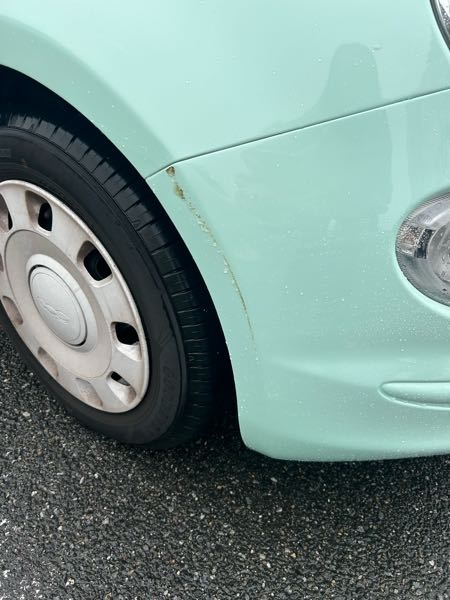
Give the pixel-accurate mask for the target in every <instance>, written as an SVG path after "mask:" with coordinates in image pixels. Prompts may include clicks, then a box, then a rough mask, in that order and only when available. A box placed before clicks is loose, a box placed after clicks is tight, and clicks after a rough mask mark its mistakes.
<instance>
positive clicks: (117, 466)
mask: <svg viewBox="0 0 450 600" xmlns="http://www.w3.org/2000/svg"><path fill="white" fill-rule="evenodd" d="M0 348H1V350H0V369H1V372H0V384H1V386H0V428H1V435H0V444H1V451H0V464H1V471H0V472H1V485H0V563H1V564H0V600H20V599H25V600H28V599H34V598H46V599H47V598H48V599H52V600H57V599H70V598H73V599H78V598H80V599H91V598H92V599H96V600H97V599H98V600H110V599H111V600H112V599H114V600H116V599H117V600H120V599H126V600H128V599H130V600H132V599H139V600H141V599H145V600H146V599H153V598H155V599H159V598H161V599H165V598H170V599H173V600H175V599H178V600H186V599H189V598H194V599H198V600H202V599H208V600H213V599H219V600H222V599H227V598H240V599H257V600H265V599H269V598H277V599H278V600H282V599H301V600H307V599H320V600H326V599H329V598H334V599H335V600H347V599H352V600H357V599H361V600H372V599H375V600H381V599H389V600H393V599H396V598H398V599H407V600H410V599H417V598H424V599H426V600H446V599H448V598H450V590H449V587H450V577H449V559H450V550H449V548H450V527H449V495H450V482H449V469H450V459H449V457H436V458H424V459H414V460H403V461H391V462H378V463H377V462H372V463H359V464H355V463H353V464H311V463H308V464H301V463H286V462H279V461H274V460H270V459H268V458H265V457H263V456H259V455H258V454H255V453H253V452H251V451H249V450H247V449H246V448H245V447H244V446H243V444H242V442H241V440H240V437H239V434H238V431H237V427H236V424H235V422H234V419H233V418H229V419H228V420H227V421H226V422H225V423H222V424H221V425H220V426H219V427H218V428H217V430H216V431H214V432H213V433H212V434H211V435H210V436H208V437H207V438H205V439H202V440H200V441H199V442H196V443H193V444H190V445H188V446H185V447H183V448H179V449H176V450H172V451H169V452H151V451H148V450H141V449H136V448H130V447H126V446H123V445H120V444H118V443H116V442H114V441H111V440H106V439H104V438H102V437H100V436H99V435H97V434H95V433H93V432H90V431H88V430H86V429H85V428H83V427H82V426H81V425H79V424H78V423H77V422H75V421H74V420H73V419H72V418H71V417H69V416H68V415H66V414H65V412H64V411H63V410H62V409H61V408H60V407H59V406H58V405H57V403H56V402H55V401H54V400H53V399H51V398H49V397H48V396H47V394H46V393H45V392H44V391H43V389H42V387H41V385H40V384H39V382H38V381H37V380H36V377H35V376H33V375H32V374H31V373H30V372H29V371H28V369H27V368H26V367H25V366H24V365H23V363H22V362H21V361H20V359H19V358H18V357H17V355H16V353H15V351H13V350H12V348H11V346H10V344H9V342H8V341H7V338H6V336H5V334H4V333H2V332H0Z"/></svg>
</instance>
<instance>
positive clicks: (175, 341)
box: [0, 98, 227, 448]
mask: <svg viewBox="0 0 450 600" xmlns="http://www.w3.org/2000/svg"><path fill="white" fill-rule="evenodd" d="M0 149H1V150H0V182H2V181H5V180H8V179H19V180H25V181H27V182H30V183H33V184H35V185H38V186H40V187H41V188H43V189H45V190H47V191H48V192H50V193H51V194H53V195H54V196H56V197H57V198H58V199H59V200H61V201H62V202H64V203H65V204H66V205H67V206H68V207H69V208H70V209H71V210H72V211H74V212H75V213H76V214H77V215H78V216H79V217H80V218H81V219H82V220H83V221H84V222H85V223H86V224H87V225H88V227H89V228H90V229H91V230H92V231H93V232H94V233H95V234H96V236H97V237H98V238H99V239H100V241H101V242H102V243H103V245H104V246H105V247H106V249H107V250H108V252H109V253H110V255H111V256H112V257H113V259H114V260H115V262H116V264H117V265H118V267H119V269H120V271H121V273H122V275H123V276H124V278H125V280H126V282H127V284H128V286H129V288H130V289H131V290H132V292H133V296H134V300H135V302H136V304H137V307H138V310H139V313H140V316H141V319H142V322H143V325H144V329H145V333H146V336H147V342H148V345H149V349H150V353H151V358H150V362H151V365H150V372H151V378H150V383H149V387H148V390H147V393H146V395H145V396H144V398H143V400H142V401H141V403H140V404H139V405H138V406H137V407H136V408H134V409H133V410H131V411H129V412H125V413H121V414H119V415H117V414H110V413H106V412H103V411H99V410H96V409H95V408H92V407H90V406H88V405H86V404H84V403H83V402H81V401H79V400H78V399H76V398H75V397H73V396H72V395H70V394H69V393H68V392H67V391H66V390H64V389H63V388H62V387H61V386H60V385H59V384H58V383H57V382H56V380H54V379H53V378H52V377H51V376H50V375H49V374H48V372H47V371H46V370H45V369H44V368H43V367H42V366H41V365H40V363H39V361H38V360H37V359H35V357H34V356H33V355H32V354H31V352H30V351H29V350H28V349H27V347H26V346H25V344H24V343H23V342H22V340H21V338H20V337H19V336H18V334H17V333H16V331H15V329H14V327H13V326H12V324H11V323H10V321H9V319H8V317H7V316H6V313H5V311H4V310H3V308H1V310H0V313H1V314H0V319H1V321H2V323H3V325H4V328H5V329H6V331H7V332H8V333H9V335H10V337H11V338H12V340H13V342H14V344H15V345H16V347H17V348H18V350H19V352H20V353H21V355H22V356H23V358H24V359H25V360H26V362H27V363H28V364H29V366H30V367H31V368H32V369H33V370H34V371H35V372H36V373H37V374H38V375H39V376H40V378H41V380H42V381H43V383H44V385H45V386H46V388H47V389H48V390H49V391H50V392H51V393H52V394H53V395H54V396H55V397H56V398H57V399H58V400H59V401H60V402H61V403H62V404H63V405H64V406H65V407H66V409H67V410H68V411H69V412H70V413H71V414H73V415H74V416H75V417H77V418H78V419H79V420H80V421H81V422H83V423H84V424H86V425H87V426H89V427H90V428H92V429H95V430H97V431H99V432H101V433H103V434H106V435H107V436H111V437H113V438H116V439H118V440H120V441H123V442H127V443H133V444H145V445H150V446H152V447H157V448H161V447H164V448H165V447H171V446H174V445H177V444H179V443H182V442H185V441H187V440H189V439H191V438H192V437H195V436H197V435H198V434H199V433H201V432H202V431H203V430H204V428H205V426H206V425H207V424H208V423H209V422H210V420H211V417H212V416H213V415H214V413H215V412H216V411H217V408H218V406H217V403H218V400H217V398H218V396H217V393H216V391H217V386H218V382H219V380H220V373H221V365H220V363H221V361H222V363H223V364H225V363H226V362H227V357H226V353H225V352H224V341H223V336H222V333H221V330H220V326H219V324H218V320H217V316H216V314H215V311H214V308H213V306H212V303H211V300H210V298H209V295H208V293H207V291H206V288H205V285H204V283H203V281H202V279H201V276H200V275H199V273H198V271H197V269H196V267H195V264H194V262H193V260H192V257H191V256H190V254H189V252H188V251H187V249H186V247H185V246H184V244H183V242H182V240H181V238H180V236H179V235H178V233H177V231H176V230H175V228H174V227H173V225H172V223H171V222H170V220H169V218H168V217H167V215H166V214H165V212H164V211H163V209H162V208H161V206H160V204H159V203H158V201H157V199H156V198H155V197H154V195H153V194H152V192H151V190H150V189H149V188H148V186H147V184H146V183H145V181H144V180H143V179H142V178H141V177H140V176H139V174H138V173H137V172H136V171H135V170H134V168H133V167H132V166H131V165H130V164H129V163H128V161H127V160H126V159H124V157H123V156H122V155H121V154H120V153H119V152H118V150H117V149H116V148H115V147H113V146H112V145H111V144H110V143H109V142H108V141H107V140H106V139H105V138H104V136H103V135H102V134H101V133H100V132H99V131H98V130H96V129H95V128H94V127H92V126H90V125H89V123H87V122H86V121H85V119H84V118H83V117H81V115H79V114H78V113H76V112H75V111H73V110H72V109H68V108H67V107H66V106H65V104H64V103H63V102H62V101H61V103H60V104H59V103H58V104H57V105H54V106H53V107H52V109H51V110H50V109H49V106H48V102H47V101H42V102H39V100H38V101H36V99H34V100H33V106H32V107H31V106H27V105H26V104H25V105H24V103H23V101H22V100H20V99H17V98H16V99H14V98H12V99H11V98H9V99H5V98H3V100H1V99H0ZM222 367H223V365H222Z"/></svg>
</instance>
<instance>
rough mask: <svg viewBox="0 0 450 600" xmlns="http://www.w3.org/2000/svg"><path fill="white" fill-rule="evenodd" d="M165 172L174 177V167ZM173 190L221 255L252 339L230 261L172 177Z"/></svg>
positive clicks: (247, 317)
mask: <svg viewBox="0 0 450 600" xmlns="http://www.w3.org/2000/svg"><path fill="white" fill-rule="evenodd" d="M166 173H167V174H168V175H169V177H171V178H173V179H174V178H175V175H176V171H175V167H173V166H171V167H168V168H167V169H166ZM174 192H175V194H176V195H177V196H178V198H180V199H181V200H184V201H185V202H186V204H187V206H188V208H189V210H190V211H191V212H192V213H193V214H194V216H195V217H196V219H197V223H198V225H199V226H200V229H201V230H202V231H203V232H204V233H207V234H208V236H209V237H210V239H211V241H212V244H213V246H214V247H215V248H216V249H217V252H218V253H219V254H220V255H221V256H222V260H223V264H224V266H225V271H226V273H228V274H229V276H230V279H231V283H232V285H233V287H234V289H235V290H236V292H237V294H238V296H239V299H240V301H241V304H242V307H243V309H244V313H245V318H246V319H247V323H248V326H249V329H250V333H251V336H252V339H253V341H254V335H253V329H252V325H251V323H250V319H249V316H248V312H247V305H246V304H245V300H244V296H243V295H242V292H241V290H240V288H239V285H238V283H237V281H236V277H235V276H234V273H233V270H232V268H231V265H230V263H229V262H228V260H227V258H226V256H225V255H224V254H223V252H222V250H220V246H219V244H218V243H217V240H216V238H215V236H214V234H213V232H212V231H211V229H210V228H209V226H208V224H207V223H206V221H205V220H204V218H203V217H202V216H201V214H200V213H199V212H198V210H197V208H196V207H195V206H194V204H193V203H192V201H191V200H189V198H186V194H185V192H184V190H183V188H182V187H181V185H180V184H179V183H178V182H177V181H176V179H174Z"/></svg>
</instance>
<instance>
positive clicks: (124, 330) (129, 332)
mask: <svg viewBox="0 0 450 600" xmlns="http://www.w3.org/2000/svg"><path fill="white" fill-rule="evenodd" d="M114 327H115V330H116V337H117V339H118V340H119V342H120V343H121V344H126V345H127V346H132V345H133V344H137V343H138V342H139V336H138V334H137V331H136V329H135V328H134V327H133V326H132V325H128V323H115V324H114Z"/></svg>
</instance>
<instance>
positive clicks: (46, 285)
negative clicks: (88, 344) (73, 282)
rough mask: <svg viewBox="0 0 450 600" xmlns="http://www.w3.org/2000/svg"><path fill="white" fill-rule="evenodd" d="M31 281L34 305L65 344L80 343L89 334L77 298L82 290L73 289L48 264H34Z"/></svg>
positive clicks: (73, 344)
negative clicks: (36, 265)
mask: <svg viewBox="0 0 450 600" xmlns="http://www.w3.org/2000/svg"><path fill="white" fill-rule="evenodd" d="M29 284H30V291H31V296H32V297H33V301H34V304H35V306H36V308H37V310H38V312H39V314H40V315H41V317H42V319H43V320H44V322H45V323H46V325H47V326H48V327H49V328H50V329H51V330H52V331H53V333H55V334H56V335H57V336H58V337H59V338H60V339H61V340H62V341H63V342H66V344H70V345H71V346H80V345H81V344H82V343H83V342H84V341H85V340H86V336H87V326H86V320H85V318H84V314H83V311H82V309H81V306H80V303H79V302H78V299H77V292H78V293H79V292H81V290H80V289H79V288H78V289H76V290H72V289H71V287H69V285H67V283H65V281H64V280H63V278H62V277H60V275H58V274H57V273H55V272H54V271H52V269H49V268H48V267H35V268H34V269H33V270H32V271H31V273H30V279H29Z"/></svg>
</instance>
